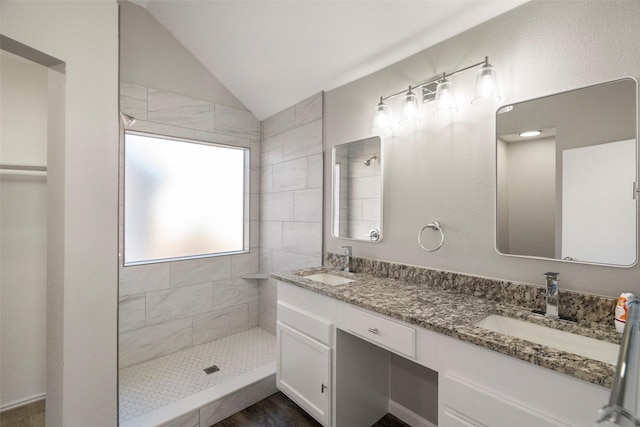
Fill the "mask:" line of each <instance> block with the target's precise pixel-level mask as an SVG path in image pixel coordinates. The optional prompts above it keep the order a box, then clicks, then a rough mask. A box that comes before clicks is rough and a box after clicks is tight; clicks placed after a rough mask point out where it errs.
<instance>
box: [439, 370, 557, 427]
mask: <svg viewBox="0 0 640 427" xmlns="http://www.w3.org/2000/svg"><path fill="white" fill-rule="evenodd" d="M438 378H439V393H438V400H439V405H442V414H444V415H445V417H444V419H441V420H439V421H440V422H439V423H438V424H439V425H441V426H442V427H454V426H455V427H458V426H467V425H469V426H491V427H512V426H519V427H569V424H566V423H564V422H562V421H559V420H556V419H554V418H551V417H550V416H548V415H546V414H543V413H542V412H540V411H539V410H538V409H536V408H533V407H530V406H528V405H526V404H525V403H522V402H518V401H515V400H512V399H511V398H509V397H507V396H503V395H501V394H498V393H497V392H495V391H493V390H489V389H486V388H484V387H481V386H479V385H476V384H473V383H471V382H469V381H467V380H465V379H462V378H460V377H457V376H455V375H452V374H451V373H445V374H444V375H439V377H438ZM465 423H467V424H465Z"/></svg>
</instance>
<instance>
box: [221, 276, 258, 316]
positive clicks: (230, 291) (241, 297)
mask: <svg viewBox="0 0 640 427" xmlns="http://www.w3.org/2000/svg"><path fill="white" fill-rule="evenodd" d="M258 300H259V290H258V284H257V283H256V281H255V280H245V279H241V278H234V279H228V280H220V281H218V282H215V283H213V309H214V310H220V309H222V308H228V307H232V306H234V305H239V304H255V303H258Z"/></svg>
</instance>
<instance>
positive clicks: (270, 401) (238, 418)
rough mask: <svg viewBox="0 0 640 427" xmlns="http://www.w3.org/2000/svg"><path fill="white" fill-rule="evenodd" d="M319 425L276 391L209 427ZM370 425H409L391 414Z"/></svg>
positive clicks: (303, 426) (396, 426)
mask: <svg viewBox="0 0 640 427" xmlns="http://www.w3.org/2000/svg"><path fill="white" fill-rule="evenodd" d="M289 426H291V427H293V426H295V427H321V425H320V423H318V422H317V421H316V420H314V419H313V418H312V417H311V416H310V415H308V414H307V413H306V412H304V411H303V410H302V409H300V407H298V405H296V404H295V403H293V402H292V401H291V400H290V399H289V398H288V397H286V396H285V395H284V394H282V393H280V392H278V393H276V394H273V395H271V396H269V397H267V398H266V399H264V400H261V401H260V402H258V403H256V404H255V405H252V406H249V407H248V408H247V409H245V410H243V411H240V412H238V413H237V414H235V415H232V416H230V417H229V418H226V419H224V420H222V421H220V422H219V423H217V424H214V425H213V426H211V427H289ZM372 427H411V426H409V424H406V423H403V422H402V421H400V420H399V419H397V418H396V417H394V416H393V415H391V414H387V415H385V416H384V417H383V418H381V419H380V420H379V421H378V422H377V423H375V424H374V425H373V426H372Z"/></svg>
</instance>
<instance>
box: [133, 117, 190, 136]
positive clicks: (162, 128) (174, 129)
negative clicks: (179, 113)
mask: <svg viewBox="0 0 640 427" xmlns="http://www.w3.org/2000/svg"><path fill="white" fill-rule="evenodd" d="M129 129H131V130H137V131H140V132H149V133H155V134H158V135H166V136H173V137H176V138H187V139H194V138H195V135H196V132H195V131H194V130H193V129H189V128H183V127H179V126H173V125H165V124H162V123H154V122H149V121H146V120H136V122H135V123H134V124H133V126H131V127H130V128H129Z"/></svg>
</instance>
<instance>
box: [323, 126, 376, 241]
mask: <svg viewBox="0 0 640 427" xmlns="http://www.w3.org/2000/svg"><path fill="white" fill-rule="evenodd" d="M332 173H333V191H332V199H331V201H332V209H331V211H332V221H331V230H332V234H333V236H334V237H338V238H341V239H352V240H363V241H367V242H379V241H380V240H381V239H382V182H383V181H382V141H381V140H380V137H377V136H376V137H372V138H367V139H361V140H359V141H353V142H348V143H345V144H339V145H336V146H335V147H333V167H332Z"/></svg>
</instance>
